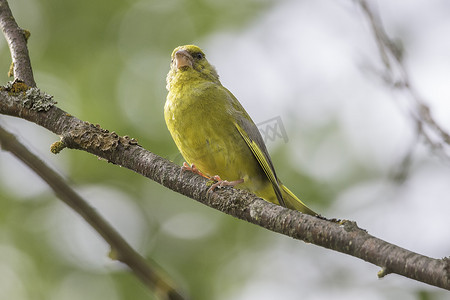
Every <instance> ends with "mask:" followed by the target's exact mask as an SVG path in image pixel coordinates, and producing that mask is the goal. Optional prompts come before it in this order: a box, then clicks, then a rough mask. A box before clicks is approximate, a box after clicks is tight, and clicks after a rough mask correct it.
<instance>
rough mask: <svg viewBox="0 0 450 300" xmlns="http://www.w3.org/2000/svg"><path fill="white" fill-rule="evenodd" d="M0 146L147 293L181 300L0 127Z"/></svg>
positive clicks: (58, 178) (149, 265)
mask: <svg viewBox="0 0 450 300" xmlns="http://www.w3.org/2000/svg"><path fill="white" fill-rule="evenodd" d="M0 146H1V147H2V149H4V150H6V151H9V152H11V153H12V154H13V155H15V156H16V157H17V158H19V159H20V160H21V161H22V162H24V163H25V164H26V165H27V166H28V167H30V168H31V169H32V170H33V171H34V172H36V174H38V175H39V176H40V177H41V178H42V179H43V180H44V181H45V182H47V184H48V185H49V186H50V187H51V188H52V189H53V191H54V192H55V194H56V195H57V196H58V197H59V198H60V199H61V200H62V201H63V202H64V203H66V204H67V205H68V206H70V207H71V208H72V209H73V210H74V211H76V212H77V213H78V214H79V215H81V216H82V217H83V219H85V220H86V222H87V223H88V224H89V225H90V226H92V228H94V229H95V231H97V232H98V233H99V234H100V235H101V236H102V238H103V239H104V240H105V241H106V242H107V243H108V244H109V245H110V246H111V258H113V259H117V260H119V261H121V262H123V263H124V264H126V265H127V266H129V267H130V269H131V270H132V271H133V272H134V273H135V274H136V276H137V277H138V278H139V279H140V280H141V281H142V282H143V283H144V284H145V285H147V286H148V287H149V288H150V289H151V290H154V291H156V294H157V295H159V296H160V297H161V298H162V299H173V300H175V299H184V298H183V297H182V296H181V294H180V293H178V292H177V290H176V289H175V288H174V285H173V284H172V283H169V282H170V280H168V278H167V275H163V274H162V271H161V268H160V267H159V266H158V265H157V264H156V263H155V262H153V261H151V260H150V259H148V260H145V258H143V257H142V256H141V255H139V254H138V253H137V252H136V251H135V250H134V249H133V248H132V247H131V246H130V245H129V244H128V243H127V242H126V241H125V240H124V239H123V238H122V237H121V236H120V235H119V233H118V232H117V231H116V230H115V229H114V228H113V227H111V225H109V224H108V222H107V221H106V220H105V219H103V217H102V216H101V215H100V214H98V213H97V211H96V210H95V209H94V208H92V207H91V206H90V205H89V204H88V203H87V202H86V201H85V200H83V198H81V197H80V196H79V195H78V194H77V193H76V192H75V191H74V190H73V189H72V188H71V187H70V186H69V185H68V184H67V183H66V181H65V180H64V179H63V178H62V177H61V176H60V175H59V174H58V173H56V172H55V171H53V170H52V169H50V168H49V167H48V166H47V165H46V164H45V163H44V162H43V161H42V160H40V159H39V158H38V157H37V156H36V155H34V154H33V153H31V152H30V151H29V150H28V149H27V148H26V147H25V146H24V145H23V144H21V143H20V142H19V141H18V140H17V139H16V137H15V136H14V135H12V134H11V133H9V132H8V131H6V130H5V129H4V128H2V127H1V126H0Z"/></svg>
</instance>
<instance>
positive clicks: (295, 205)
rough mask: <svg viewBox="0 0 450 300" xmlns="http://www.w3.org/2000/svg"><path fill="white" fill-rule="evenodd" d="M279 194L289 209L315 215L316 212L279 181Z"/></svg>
mask: <svg viewBox="0 0 450 300" xmlns="http://www.w3.org/2000/svg"><path fill="white" fill-rule="evenodd" d="M280 190H281V194H282V195H283V200H284V202H285V203H286V206H287V207H288V208H290V209H295V210H298V211H301V212H302V213H305V214H308V215H311V216H317V215H318V214H317V213H315V212H314V211H313V210H311V209H310V208H309V207H308V206H306V205H305V204H304V203H303V202H302V201H300V199H298V198H297V197H296V196H295V195H294V194H293V193H292V192H291V191H290V190H289V189H288V188H287V187H286V186H285V185H283V184H281V183H280Z"/></svg>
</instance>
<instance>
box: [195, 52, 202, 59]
mask: <svg viewBox="0 0 450 300" xmlns="http://www.w3.org/2000/svg"><path fill="white" fill-rule="evenodd" d="M203 57H204V55H203V53H200V52H197V53H195V54H194V58H196V59H198V60H200V59H202V58H203Z"/></svg>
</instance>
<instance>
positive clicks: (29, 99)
mask: <svg viewBox="0 0 450 300" xmlns="http://www.w3.org/2000/svg"><path fill="white" fill-rule="evenodd" d="M22 103H23V105H24V106H25V107H27V108H29V109H31V110H35V111H48V110H49V109H50V108H52V107H53V105H55V104H56V101H55V100H53V96H51V95H49V94H47V93H45V92H43V91H41V90H40V89H38V88H36V87H32V88H30V89H28V90H26V92H25V94H24V95H22Z"/></svg>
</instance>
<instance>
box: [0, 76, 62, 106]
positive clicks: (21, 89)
mask: <svg viewBox="0 0 450 300" xmlns="http://www.w3.org/2000/svg"><path fill="white" fill-rule="evenodd" d="M0 90H3V91H7V92H8V94H9V95H10V96H16V97H18V101H20V102H22V105H23V106H24V107H26V108H29V109H31V110H35V111H48V110H49V109H50V108H51V107H52V106H53V105H55V104H56V101H55V100H53V96H51V95H49V94H47V93H45V92H43V91H41V90H40V89H38V88H37V87H30V86H28V85H26V84H25V83H24V82H23V81H20V80H16V81H14V82H8V83H7V84H6V85H5V86H2V87H0Z"/></svg>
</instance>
